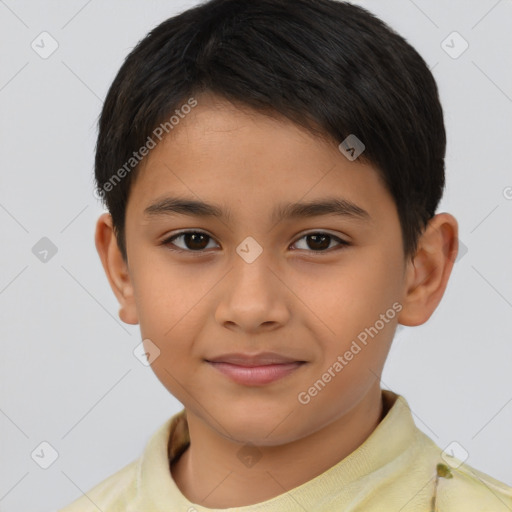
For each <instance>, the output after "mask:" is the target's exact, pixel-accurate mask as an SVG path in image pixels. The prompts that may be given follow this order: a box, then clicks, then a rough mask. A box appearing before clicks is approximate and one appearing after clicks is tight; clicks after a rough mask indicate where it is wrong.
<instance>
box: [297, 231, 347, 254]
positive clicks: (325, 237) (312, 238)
mask: <svg viewBox="0 0 512 512" xmlns="http://www.w3.org/2000/svg"><path fill="white" fill-rule="evenodd" d="M302 239H305V240H306V244H305V245H306V247H302V248H301V249H305V250H309V251H310V252H326V250H327V249H329V248H330V246H331V242H333V241H337V242H338V246H347V245H349V243H348V242H345V240H342V239H341V238H338V237H337V236H334V235H331V234H329V233H309V234H307V235H304V236H303V237H301V238H300V239H299V240H298V241H300V240H302ZM298 241H297V242H295V244H297V243H298ZM339 248H341V247H339Z"/></svg>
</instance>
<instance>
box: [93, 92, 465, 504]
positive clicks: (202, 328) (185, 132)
mask: <svg viewBox="0 0 512 512" xmlns="http://www.w3.org/2000/svg"><path fill="white" fill-rule="evenodd" d="M197 99H198V106H197V107H195V108H194V109H193V110H192V112H191V113H190V114H188V115H187V116H186V117H185V119H183V120H181V121H180V124H179V125H178V126H177V127H176V128H175V129H174V131H173V132H171V133H170V134H169V135H168V136H167V138H165V139H163V140H162V142H161V143H160V144H158V145H157V147H156V148H155V149H153V150H152V151H151V152H150V154H149V155H148V157H147V158H146V159H145V161H144V162H143V166H142V168H141V170H140V174H139V175H138V176H137V179H136V181H135V182H134V184H133V187H132V189H131V192H130V197H129V201H128V205H127V210H126V246H127V261H124V260H123V258H122V256H121V253H120V251H119V248H118V246H117V242H116V239H115V236H114V233H113V229H112V220H111V217H110V215H109V214H107V213H106V214H103V215H102V216H101V217H100V218H99V219H98V222H97V226H96V239H95V240H96V247H97V250H98V253H99V255H100V258H101V261H102V264H103V266H104V269H105V272H106V274H107V277H108V279H109V282H110V285H111V287H112V289H113V291H114V293H115V295H116V297H117V299H118V300H119V303H120V311H119V316H120V318H121V319H122V320H123V321H124V322H126V323H128V324H137V323H138V324H140V329H141V334H142V338H143V339H150V340H151V341H152V343H154V344H155V345H156V346H157V347H158V348H159V350H160V355H159V357H157V358H156V359H155V360H154V361H153V363H152V368H153V371H154V372H155V374H156V375H157V377H158V378H159V380H160V381H161V382H162V384H163V385H164V386H165V387H166V388H167V389H168V390H169V392H170V393H172V394H173V395H174V396H175V397H176V398H177V399H178V400H179V401H180V402H181V403H182V404H183V405H184V407H185V409H186V411H187V418H188V426H189V432H190V437H191V444H190V446H189V448H188V449H187V450H186V451H185V452H184V454H183V455H182V456H181V457H180V459H179V460H178V461H177V462H175V463H173V465H172V468H171V472H172V476H173V478H174V480H175V481H176V484H177V485H178V487H179V488H180V490H181V491H182V493H183V494H184V495H185V496H186V497H187V498H188V499H189V500H190V501H192V502H193V503H196V504H199V505H203V506H205V507H210V508H228V507H236V506H246V505H252V504H255V503H259V502H261V501H265V500H268V499H271V498H273V497H275V496H277V495H279V494H282V493H284V492H286V490H289V489H292V488H294V487H297V486H299V485H301V484H303V483H305V482H307V481H309V480H311V479H312V478H314V477H315V476H317V475H319V474H321V473H323V472H324V471H326V470H327V469H329V468H330V467H332V466H334V465H335V464H336V463H337V462H339V461H340V460H342V459H343V458H345V457H346V456H347V455H348V454H350V453H351V452H353V451H354V450H355V449H357V448H358V447H359V446H360V445H361V444H362V443H363V442H364V441H365V440H366V439H367V438H368V436H369V435H370V434H371V433H372V432H373V430H374V429H375V428H376V427H377V425H378V423H379V422H380V420H381V419H382V416H383V414H384V413H385V412H386V411H383V406H382V398H381V387H380V382H379V381H380V376H381V373H382V369H383V366H384V363H385V360H386V357H387V355H388V352H389V349H390V345H391V342H392V339H393V335H394V332H395V329H396V326H397V323H401V324H403V325H408V326H414V325H420V324H423V323H424V322H426V321H427V320H428V318H429V317H430V316H431V315H432V313H433V312H434V310H435V308H436V307H437V305H438V304H439V302H440V300H441V298H442V296H443V293H444V291H445V288H446V285H447V282H448V278H449V276H450V273H451V270H452V267H453V263H454V260H455V257H456V254H457V250H458V245H457V234H458V225H457V221H456V220H455V218H454V217H453V216H452V215H450V214H448V213H440V214H437V215H436V216H435V217H434V218H433V219H432V220H431V221H430V223H429V225H428V226H427V228H426V229H425V231H424V233H423V235H422V237H421V239H420V240H419V243H418V249H417V252H416V254H415V255H414V257H412V258H408V259H406V258H405V257H404V254H403V251H402V238H401V231H400V224H399V219H398V214H397V210H396V207H395V204H394V202H393V199H392V197H391V195H390V194H389V193H388V191H387V190H386V188H385V187H384V185H383V183H382V181H381V180H380V178H379V176H378V174H377V172H376V170H375V169H374V168H372V166H370V165H368V164H364V163H362V161H361V160H355V161H353V162H351V161H349V160H348V159H347V158H345V157H344V156H343V155H342V154H341V153H340V151H339V150H338V148H337V144H335V143H333V142H332V141H328V140H327V139H321V138H319V137H315V136H313V135H312V134H310V133H309V132H307V131H305V130H304V129H302V128H300V127H298V126H297V125H295V124H293V123H292V122H290V121H288V120H285V119H280V118H272V117H269V116H265V115H262V114H260V113H257V112H254V111H251V110H249V109H247V108H240V107H239V106H235V105H233V104H231V103H228V102H226V101H224V100H222V99H220V98H216V97H215V96H212V95H208V94H205V95H203V96H201V97H198V98H197ZM178 194H179V195H181V196H186V197H189V198H191V199H195V200H202V201H205V202H208V203H215V204H217V205H219V206H221V207H222V208H224V209H226V210H229V212H230V215H231V216H230V218H229V219H219V218H201V217H197V216H196V217H194V216H188V215H160V216H151V217H150V216H147V215H145V214H144V209H145V208H146V207H148V206H149V205H151V204H152V203H154V202H155V201H156V200H158V199H161V198H163V197H165V196H167V195H178ZM327 196H329V197H332V196H336V197H343V198H345V199H349V200H350V201H352V202H354V203H356V204H357V205H358V206H360V207H361V208H364V209H365V210H367V212H368V213H369V214H370V216H371V219H370V220H369V221H362V220H360V219H356V218H348V217H347V218H344V217H339V216H335V215H332V214H330V215H323V216H316V217H312V218H306V219H300V218H298V219H297V218H291V219H284V220H281V221H280V222H277V223H276V222H273V221H272V219H271V218H270V213H271V211H272V209H273V208H274V207H275V205H277V204H280V203H282V202H296V201H310V200H315V199H320V198H325V197H327ZM184 229H187V230H189V229H196V230H198V231H200V232H205V233H206V234H207V235H209V237H206V238H205V239H204V240H203V245H201V244H200V243H199V244H198V242H197V241H196V242H195V243H193V242H191V241H190V239H189V240H188V242H187V237H180V238H177V239H175V240H174V244H175V248H176V249H179V248H181V249H182V250H183V251H184V252H174V251H172V250H171V248H172V247H173V246H172V244H171V243H170V242H169V243H168V244H167V245H165V244H162V242H163V241H164V240H165V239H168V238H169V237H170V236H171V235H174V234H176V232H178V231H179V230H184ZM318 232H321V233H325V232H327V234H329V235H332V237H333V238H327V242H326V247H327V248H322V246H320V249H319V248H318V247H319V244H318V243H317V244H316V245H315V243H312V242H311V238H310V237H309V238H308V237H306V236H305V235H306V234H309V235H311V234H314V233H317V234H318ZM248 236H251V237H253V238H254V239H255V240H256V241H257V242H258V244H259V245H260V246H261V247H262V248H263V252H262V253H261V255H260V256H259V257H258V258H256V260H255V261H253V262H252V263H248V262H247V261H245V260H244V259H242V258H241V257H240V256H239V254H237V252H236V248H237V247H238V246H239V244H240V243H241V242H242V241H243V240H244V239H245V238H246V237H248ZM336 237H338V238H340V239H342V240H345V241H347V242H350V245H348V246H342V245H340V244H339V242H338V241H337V239H336ZM197 247H199V248H203V249H202V251H203V252H202V253H201V252H198V251H197ZM187 249H188V251H189V252H185V251H187ZM194 249H196V250H195V252H194ZM393 303H399V304H400V305H401V306H402V307H401V311H400V312H399V313H398V314H396V316H395V317H394V318H393V319H392V320H389V321H388V322H387V323H385V326H384V328H382V329H381V330H379V332H378V334H377V335H376V336H374V337H373V338H369V341H368V344H367V345H366V346H364V347H363V348H362V350H361V351H360V352H359V353H358V354H357V355H355V356H354V357H353V359H352V360H351V361H350V362H348V364H347V365H346V366H344V368H343V370H342V371H341V372H339V373H337V374H336V376H335V377H334V378H332V379H331V381H330V382H329V383H328V384H327V385H326V386H325V387H324V388H323V389H322V390H321V392H319V393H318V394H317V395H316V396H314V397H313V398H311V400H310V401H309V403H307V404H302V403H300V402H299V401H298V398H297V397H298V394H299V393H300V392H304V391H307V390H308V389H309V388H310V387H311V386H312V385H313V384H314V383H315V382H316V381H318V379H320V378H321V376H322V374H324V372H326V371H327V369H328V368H329V367H331V366H332V365H333V363H334V362H335V361H336V360H337V357H338V356H339V355H343V354H344V353H345V352H346V351H347V350H348V349H349V348H350V345H351V343H352V341H353V340H355V339H357V336H358V334H359V333H361V332H362V331H364V329H365V328H368V327H370V326H374V325H375V323H376V321H377V320H378V319H379V318H380V315H381V314H383V313H386V310H388V309H389V308H391V307H392V304H393ZM262 351H274V352H278V353H280V354H284V355H286V356H290V357H293V358H294V359H296V360H302V361H306V364H303V365H302V366H301V367H300V368H299V369H297V370H296V371H294V372H292V373H291V374H289V375H287V376H286V377H284V378H282V379H281V380H278V381H275V382H272V383H270V384H267V385H264V386H245V385H241V384H237V383H235V382H233V381H232V380H230V379H229V378H227V377H226V376H225V375H223V374H221V373H220V372H219V371H217V370H216V369H215V368H212V366H211V365H209V363H207V362H206V361H205V359H208V358H210V359H211V358H213V357H215V356H218V355H220V354H224V353H228V352H251V353H255V352H262ZM248 443H250V445H249V447H247V446H246V445H248ZM244 446H246V449H249V450H252V451H251V452H250V453H251V454H253V455H255V454H258V456H261V458H260V459H259V460H258V462H257V463H256V464H254V465H252V466H251V467H247V466H246V465H244V464H243V463H242V461H241V460H240V458H239V457H238V452H239V450H240V449H241V448H242V447H244Z"/></svg>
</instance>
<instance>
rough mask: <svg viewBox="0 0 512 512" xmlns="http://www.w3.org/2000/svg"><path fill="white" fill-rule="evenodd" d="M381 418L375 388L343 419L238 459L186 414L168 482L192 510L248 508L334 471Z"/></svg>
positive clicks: (231, 445)
mask: <svg viewBox="0 0 512 512" xmlns="http://www.w3.org/2000/svg"><path fill="white" fill-rule="evenodd" d="M386 412H387V411H385V410H383V404H382V392H381V389H380V387H379V386H378V382H377V385H376V386H374V388H372V390H371V391H370V392H369V393H367V395H365V397H364V398H363V399H362V400H361V401H360V402H359V403H358V404H357V405H356V406H355V407H353V408H352V409H351V410H350V411H349V412H348V413H347V414H345V415H344V416H343V417H341V418H337V419H336V420H334V421H332V422H331V423H329V424H327V425H326V426H325V427H324V428H322V429H320V430H318V431H316V432H314V433H312V434H310V435H308V436H307V437H304V438H301V439H298V440H295V441H293V442H290V443H287V444H284V445H279V446H258V447H255V446H252V447H250V448H249V447H246V449H245V450H246V453H244V452H243V451H242V452H241V453H240V450H241V449H242V447H243V445H242V444H240V443H235V442H233V441H232V440H229V439H226V438H225V437H222V436H220V435H219V434H218V433H217V432H216V431H214V430H213V429H212V428H211V427H210V426H209V425H207V424H206V423H205V422H204V421H203V420H202V419H201V418H199V417H197V416H195V415H194V414H191V413H190V412H189V411H188V410H187V421H188V428H189V433H190V439H191V442H190V446H189V447H188V449H187V450H186V451H185V452H184V453H183V454H182V455H181V457H180V458H179V459H178V460H177V461H174V462H173V464H172V465H171V473H172V477H173V479H174V481H175V482H176V485H177V486H178V488H179V489H180V491H181V492H182V494H183V495H184V496H185V497H186V498H187V499H188V500H189V501H191V502H193V503H195V504H198V505H201V506H204V507H208V508H230V507H242V506H248V505H254V504H256V503H260V502H262V501H266V500H269V499H272V498H274V497H276V496H278V495H280V494H283V493H285V492H286V491H288V490H290V489H293V488H295V487H298V486H299V485H302V484H304V483H305V482H308V481H309V480H311V479H313V478H314V477H316V476H318V475H320V474H322V473H324V472H325V471H327V470H328V469H329V468H331V467H332V466H334V465H336V464H337V463H338V462H340V461H341V460H343V459H344V458H345V457H347V455H349V454H350V453H352V452H353V451H354V450H356V449H357V448H358V447H359V446H360V445H361V444H362V443H363V442H364V441H365V440H366V439H367V438H368V436H369V435H370V434H371V433H372V432H373V431H374V430H375V428H376V427H377V426H378V424H379V423H380V421H381V420H382V418H383V416H384V415H385V414H386ZM242 454H244V455H246V457H243V455H242ZM242 457H243V460H244V461H246V463H245V464H243V463H241V460H242Z"/></svg>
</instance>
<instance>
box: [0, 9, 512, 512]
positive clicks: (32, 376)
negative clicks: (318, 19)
mask: <svg viewBox="0 0 512 512" xmlns="http://www.w3.org/2000/svg"><path fill="white" fill-rule="evenodd" d="M195 3H196V2H193V1H189V2H184V1H171V0H167V1H156V0H150V1H145V2H142V1H127V2H126V1H125V2H121V1H120V0H115V1H112V0H110V1H99V0H90V1H84V0H73V1H67V2H56V1H40V2H35V1H34V2H29V1H28V0H20V1H15V0H4V1H1V0H0V41H1V46H0V52H1V63H2V65H1V66H0V108H1V117H0V144H1V173H0V176H1V182H0V224H1V246H2V250H1V251H0V269H1V271H0V311H1V315H2V316H1V322H0V340H1V348H2V350H1V357H0V374H1V379H2V380H1V391H0V393H1V394H0V449H1V452H0V460H1V464H0V510H2V511H3V512H9V511H15V510H24V511H26V512H32V511H34V512H36V511H39V512H40V511H44V510H52V509H55V508H58V507H61V506H63V505H65V504H67V503H69V502H70V501H72V500H73V499H75V498H77V497H78V496H80V495H81V493H82V492H84V491H87V490H88V489H90V488H91V487H92V486H94V485H96V484H97V483H99V482H100V481H102V480H103V479H105V478H106V477H107V476H109V475H111V474H112V473H114V472H115V471H117V470H119V469H121V467H123V466H124V465H126V464H128V463H129V462H131V461H132V460H133V459H135V458H137V457H138V456H139V455H140V454H141V453H142V450H143V448H144V445H145V443H146V442H147V440H148V438H149V436H150V435H151V434H152V433H153V432H154V431H155V430H156V429H157V428H158V427H159V426H160V425H161V424H162V423H163V422H164V421H165V420H166V419H167V418H169V417H170V416H171V415H172V414H174V413H175V412H177V411H178V410H180V409H181V407H182V406H181V404H180V403H179V402H178V401H177V400H176V399H174V398H173V397H172V396H171V395H170V394H169V393H168V392H167V390H165V389H164V388H163V386H162V385H161V384H160V382H159V381H158V380H157V379H156V377H155V376H154V375H153V373H152V371H151V369H150V368H149V367H146V366H144V365H143V364H141V363H140V362H139V360H138V359H137V358H136V357H135V356H134V355H133V350H134V348H135V347H136V346H137V345H138V344H139V343H140V341H141V340H140V336H139V331H138V326H128V325H125V324H123V323H122V322H121V321H120V320H119V318H118V317H117V312H118V305H117V302H116V300H115V297H114V295H113V293H112V292H111V290H110V288H109V286H108V283H107V280H106V277H105V276H104V273H103V269H102V267H101V265H100V261H99V258H98V256H97V254H96V250H95V247H94V242H93V233H94V224H95V221H96V219H97V217H98V216H99V214H100V213H101V212H102V211H103V210H102V208H101V205H100V204H99V201H97V200H96V199H95V198H94V197H93V194H92V190H93V186H92V185H93V182H92V167H93V155H94V144H95V137H96V121H97V117H98V115H99V112H100V108H101V105H102V99H103V98H104V96H105V94H106V91H107V88H108V86H109V85H110V83H111V81H112V80H113V78H114V76H115V74H116V72H117V70H118V68H119V66H120V65H121V63H122V60H123V59H124V57H125V56H126V55H127V53H128V52H129V51H130V50H131V48H132V47H133V46H134V45H135V43H136V42H137V41H138V40H139V39H141V38H142V37H143V36H144V35H145V34H146V32H147V31H148V30H149V29H151V28H152V27H153V26H155V25H156V24H158V23H160V22H161V21H163V20H164V19H166V18H168V17H169V16H172V15H173V14H175V13H177V12H180V11H182V10H183V9H185V8H186V7H188V6H191V5H194V4H195ZM359 3H360V4H361V5H363V6H365V7H367V8H369V9H370V10H371V11H373V12H374V13H376V14H377V15H379V16H380V17H381V18H382V19H383V20H384V21H386V22H388V23H389V24H390V25H391V26H392V27H393V28H395V29H396V30H397V31H398V32H399V33H401V34H402V35H403V36H404V37H405V38H406V39H407V40H408V41H409V42H410V43H411V44H412V45H413V46H414V47H415V48H416V49H417V50H418V51H419V52H420V53H421V54H422V55H423V57H424V58H425V60H426V61H427V63H428V64H429V66H430V67H431V68H432V70H433V74H434V76H435V78H436V80H437V81H438V84H439V88H440V93H441V100H442V103H443V106H444V110H445V120H446V127H447V132H448V151H447V189H446V192H445V196H444V199H443V202H442V204H441V207H440V209H439V211H448V212H450V213H452V214H453V215H455V217H456V218H457V219H458V221H459V227H460V240H461V242H462V244H463V245H462V253H461V256H460V257H459V260H458V261H457V263H456V265H455V267H454V270H453V274H452V277H451V279H450V282H449V285H448V289H447V291H446V294H445V297H444V299H443V301H442V303H441V305H440V306H439V308H438V309H437V310H436V312H435V313H434V315H433V316H432V317H431V319H430V320H429V321H428V322H427V324H425V325H423V326H420V327H414V328H403V329H401V330H400V331H399V333H398V334H397V336H396V339H395V342H394V345H393V348H392V350H391V353H390V356H389V359H388V362H387V365H386V368H385V371H384V374H383V379H382V386H383V387H385V388H389V389H392V390H394V391H396V392H398V393H400V394H402V395H404V396H405V397H406V399H407V400H408V402H409V404H410V406H411V409H412V411H413V413H414V418H415V420H416V422H417V424H418V426H419V428H420V429H422V430H423V431H424V432H425V433H426V434H427V435H429V436H430V437H431V438H432V439H433V440H434V441H435V442H436V443H437V444H438V445H439V446H441V447H442V448H444V447H446V446H447V445H449V444H450V443H452V442H453V441H456V442H457V443H459V445H460V446H461V447H463V449H464V450H466V451H467V452H468V454H469V457H468V459H467V462H468V463H469V464H470V465H472V466H473V467H475V468H477V469H479V470H481V471H484V472H486V473H489V474H490V475H492V476H494V477H495V478H497V479H499V480H502V481H505V482H507V483H508V484H509V485H510V484H512V439H511V432H512V428H511V426H512V372H511V371H510V370H511V368H510V366H511V365H510V362H511V361H512V342H511V334H510V332H511V329H512V314H511V313H512V266H511V261H512V258H511V254H512V238H511V224H512V223H511V217H512V172H511V164H510V144H511V141H512V123H511V120H512V71H511V70H512V66H511V61H512V58H511V57H512V55H511V54H512V30H511V28H512V1H510V0H501V1H496V0H482V1H467V0H457V1H451V2H449V3H448V2H433V1H426V0H415V1H414V2H413V1H412V0H393V1H389V0H388V1H386V2H382V1H380V2H379V1H377V0H372V1H362V2H359ZM43 31H47V32H48V33H49V34H51V37H52V38H54V39H55V40H56V41H57V43H58V48H57V50H56V51H55V52H54V53H53V54H52V55H50V56H49V57H48V58H46V59H43V58H42V57H41V56H40V55H39V54H38V53H36V51H35V50H34V49H33V48H32V47H31V43H32V41H35V43H34V44H39V47H42V46H43V43H41V37H47V36H39V34H40V33H41V32H43ZM453 31H457V32H458V33H459V34H460V35H461V36H462V37H463V38H464V40H466V41H467V43H468V44H469V47H468V49H467V50H466V51H465V52H464V53H462V54H461V55H457V58H453V57H454V56H456V54H458V53H459V52H460V51H461V50H462V49H463V46H462V44H463V41H462V40H460V39H457V36H450V37H449V38H448V39H447V40H446V38H447V36H449V35H450V34H451V33H452V32H453ZM444 40H446V43H444V44H443V46H444V48H445V49H446V50H448V51H449V52H451V53H452V56H450V55H449V54H448V53H447V52H446V51H445V49H444V48H443V46H442V42H443V41H444ZM452 41H453V42H452ZM447 45H448V46H449V47H451V48H449V47H447ZM44 49H45V51H48V50H49V49H51V41H50V40H49V39H45V42H44ZM42 50H43V48H39V51H42ZM43 237H47V238H48V239H49V240H51V242H52V243H53V244H54V245H55V246H56V248H57V253H56V254H55V255H53V256H52V255H51V252H50V253H48V256H47V261H46V262H42V261H40V259H39V258H38V257H36V255H35V254H34V253H33V252H32V248H33V247H34V246H35V245H36V244H37V243H38V242H39V240H40V239H41V238H43ZM39 243H41V244H45V243H46V244H47V243H48V242H39ZM38 247H39V246H36V249H37V248H38ZM39 250H41V249H40V248H39ZM466 251H467V252H466ZM35 252H36V253H37V251H35ZM44 441H46V442H48V443H50V445H51V446H52V447H53V448H54V449H55V450H56V451H57V453H58V458H57V459H56V460H55V462H54V463H53V464H51V465H50V466H49V467H48V468H47V469H43V468H41V467H40V464H44V463H45V462H46V463H49V462H51V460H50V458H49V457H51V449H49V448H48V447H46V448H45V445H43V446H42V447H41V446H40V443H42V442H44ZM459 445H455V446H456V450H455V451H456V452H457V450H459V453H460V449H461V448H460V447H459ZM34 450H36V452H35V453H36V454H39V458H38V457H37V456H35V455H34V458H32V456H31V454H32V453H33V452H34ZM41 450H42V451H41Z"/></svg>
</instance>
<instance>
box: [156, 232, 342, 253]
mask: <svg viewBox="0 0 512 512" xmlns="http://www.w3.org/2000/svg"><path fill="white" fill-rule="evenodd" d="M186 234H197V235H206V236H207V237H208V238H209V239H210V240H213V237H212V236H210V235H209V234H208V233H205V232H204V231H194V230H190V231H179V232H178V233H175V234H174V235H172V236H170V237H168V238H166V239H165V240H163V241H162V243H161V245H164V246H166V247H167V248H168V249H169V250H171V251H175V252H181V253H193V254H194V253H196V254H203V253H204V252H205V251H206V250H205V249H202V250H198V251H194V250H191V249H182V248H180V247H178V248H176V246H175V245H174V244H173V240H176V239H177V238H180V237H182V236H184V235H186ZM312 235H324V236H328V237H329V238H331V240H336V241H337V242H339V245H338V247H337V248H335V249H334V250H342V249H344V248H345V247H348V246H349V245H351V244H350V243H349V242H347V241H346V240H342V239H341V238H339V237H337V236H334V235H332V234H330V233H327V232H325V231H312V232H310V233H305V234H304V235H302V236H301V237H300V238H298V239H297V240H296V241H295V242H293V244H295V243H297V242H298V241H299V240H302V239H303V238H306V237H308V236H312ZM293 244H292V245H293ZM170 245H174V247H170ZM329 245H330V244H329ZM298 250H302V251H304V250H306V251H307V252H310V253H313V254H322V253H327V252H329V253H330V252H332V247H331V248H328V249H324V250H320V251H314V250H308V249H298Z"/></svg>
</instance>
